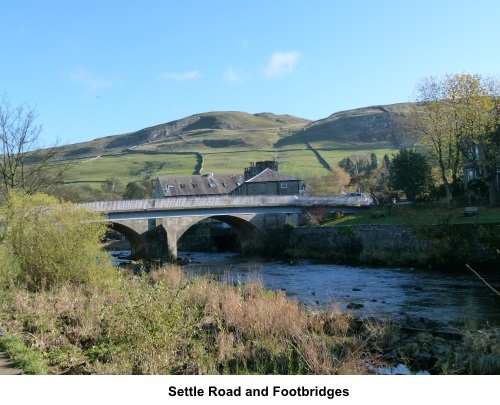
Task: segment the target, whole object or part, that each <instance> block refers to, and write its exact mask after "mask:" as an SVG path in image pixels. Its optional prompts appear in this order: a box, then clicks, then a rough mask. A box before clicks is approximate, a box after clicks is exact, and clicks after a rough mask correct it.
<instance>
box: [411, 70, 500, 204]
mask: <svg viewBox="0 0 500 405" xmlns="http://www.w3.org/2000/svg"><path fill="white" fill-rule="evenodd" d="M416 93H417V96H416V101H417V102H418V104H414V105H413V106H414V108H413V113H412V114H411V118H410V120H409V123H410V125H411V126H413V127H414V128H415V129H416V130H417V131H418V132H420V133H421V135H422V138H421V139H422V141H423V142H424V143H426V144H428V145H430V146H431V148H432V152H433V155H434V157H435V159H436V162H437V166H438V168H439V172H440V178H441V181H442V183H443V185H444V188H445V190H446V195H447V199H448V204H450V202H451V199H452V198H453V195H452V188H451V184H452V183H455V182H456V181H457V179H458V178H459V177H460V175H461V172H462V169H463V164H464V162H465V163H466V166H467V169H473V170H472V171H473V172H476V173H481V176H482V177H484V178H485V180H487V181H488V182H490V181H491V180H492V175H493V174H494V169H495V168H496V164H497V159H498V154H499V152H500V147H499V146H500V139H499V136H498V134H499V131H498V129H499V128H500V127H499V123H500V100H499V97H498V96H499V95H500V83H499V82H498V80H495V79H492V78H485V77H482V76H480V75H478V74H475V75H471V74H460V75H459V74H455V75H450V74H448V75H445V76H444V77H443V78H440V79H439V78H435V77H428V78H425V79H423V80H422V81H421V82H420V83H419V84H418V85H417V88H416ZM417 105H418V109H417ZM491 197H492V198H493V197H494V193H492V194H491ZM492 202H493V201H492Z"/></svg>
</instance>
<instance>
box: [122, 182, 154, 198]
mask: <svg viewBox="0 0 500 405" xmlns="http://www.w3.org/2000/svg"><path fill="white" fill-rule="evenodd" d="M149 196H150V195H149V193H148V191H147V190H146V188H145V187H144V186H143V185H142V184H138V183H136V182H130V183H128V184H127V186H126V187H125V193H123V198H124V199H125V200H140V199H143V198H148V197H149Z"/></svg>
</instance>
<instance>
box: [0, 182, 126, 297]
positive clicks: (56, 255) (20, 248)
mask: <svg viewBox="0 0 500 405" xmlns="http://www.w3.org/2000/svg"><path fill="white" fill-rule="evenodd" d="M0 217H1V218H2V227H1V229H0V262H1V263H2V265H1V266H0V282H6V281H8V280H10V281H11V282H17V283H20V284H24V285H25V286H26V287H27V288H28V289H31V290H39V289H42V288H51V287H55V286H58V285H61V284H64V283H74V284H85V285H105V284H107V283H109V282H113V280H114V279H115V277H116V272H115V270H114V268H113V266H112V264H111V260H110V256H109V255H108V254H107V253H106V252H104V251H102V249H101V247H100V241H101V239H102V238H103V237H104V235H105V233H106V229H107V227H106V223H105V222H104V221H103V218H102V217H101V215H100V214H98V213H96V212H91V211H88V210H86V209H84V208H82V207H79V206H77V205H73V204H69V203H64V204H63V203H59V202H58V201H57V199H56V198H54V197H50V196H48V195H45V194H33V195H27V194H25V193H20V192H10V193H9V195H8V196H7V199H6V200H5V201H4V202H3V203H2V204H1V205H0Z"/></svg>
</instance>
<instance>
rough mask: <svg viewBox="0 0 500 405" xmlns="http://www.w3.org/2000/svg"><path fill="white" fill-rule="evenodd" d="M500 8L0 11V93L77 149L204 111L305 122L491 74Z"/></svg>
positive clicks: (410, 5) (89, 5)
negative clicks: (425, 81)
mask: <svg viewBox="0 0 500 405" xmlns="http://www.w3.org/2000/svg"><path fill="white" fill-rule="evenodd" d="M499 16H500V1H498V0H491V1H481V0H476V1H462V0H453V1H446V0H443V1H440V0H432V1H427V0H418V1H403V0H401V1H385V0H379V1H363V0H360V1H348V0H344V1H337V0H307V1H306V0H304V1H294V0H287V1H273V0H267V1H261V0H247V1H238V0H182V1H179V0H176V1H167V0H164V1H156V0H149V1H148V0H143V1H128V0H121V1H106V0H99V1H94V0H84V1H78V0H66V1H62V0H61V1H52V0H44V1H37V0H31V1H28V0H0V17H1V23H0V37H1V38H2V62H1V63H0V95H4V96H6V97H7V98H8V99H10V101H11V104H13V105H19V104H21V103H24V102H26V103H28V104H29V105H30V106H32V107H35V108H36V110H37V112H38V120H37V122H38V123H39V124H41V125H42V126H43V132H42V135H43V138H44V140H46V142H47V143H52V142H53V141H54V140H55V139H56V138H59V140H60V142H61V143H76V142H82V141H86V140H91V139H95V138H99V137H103V136H108V135H115V134H121V133H125V132H132V131H135V130H139V129H142V128H145V127H148V126H152V125H157V124H161V123H164V122H169V121H173V120H176V119H180V118H184V117H186V116H189V115H192V114H197V113H203V112H208V111H228V110H229V111H245V112H248V113H259V112H273V113H276V114H290V115H295V116H298V117H302V118H308V119H312V120H317V119H321V118H325V117H327V116H329V115H331V114H333V113H335V112H337V111H342V110H347V109H352V108H360V107H366V106H371V105H377V104H382V105H384V104H392V103H398V102H406V101H410V100H411V99H412V93H413V91H414V89H415V86H416V84H417V82H418V81H419V80H420V79H421V78H423V77H427V76H438V77H439V76H442V75H444V74H446V73H479V74H482V75H485V76H495V77H496V76H498V75H499V74H500V52H499V46H498V40H499V38H500V24H499V23H498V18H499Z"/></svg>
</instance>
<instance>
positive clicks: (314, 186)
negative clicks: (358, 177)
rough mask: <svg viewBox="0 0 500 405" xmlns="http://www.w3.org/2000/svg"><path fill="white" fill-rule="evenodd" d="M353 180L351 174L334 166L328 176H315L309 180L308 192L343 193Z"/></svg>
mask: <svg viewBox="0 0 500 405" xmlns="http://www.w3.org/2000/svg"><path fill="white" fill-rule="evenodd" d="M350 180H351V176H350V175H349V174H348V173H346V172H345V171H344V170H342V169H340V168H338V167H332V170H331V173H329V174H328V175H326V176H315V177H312V178H311V179H309V180H308V181H307V192H308V194H311V195H339V194H342V193H343V192H344V191H345V190H346V187H347V185H348V184H349V182H350Z"/></svg>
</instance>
